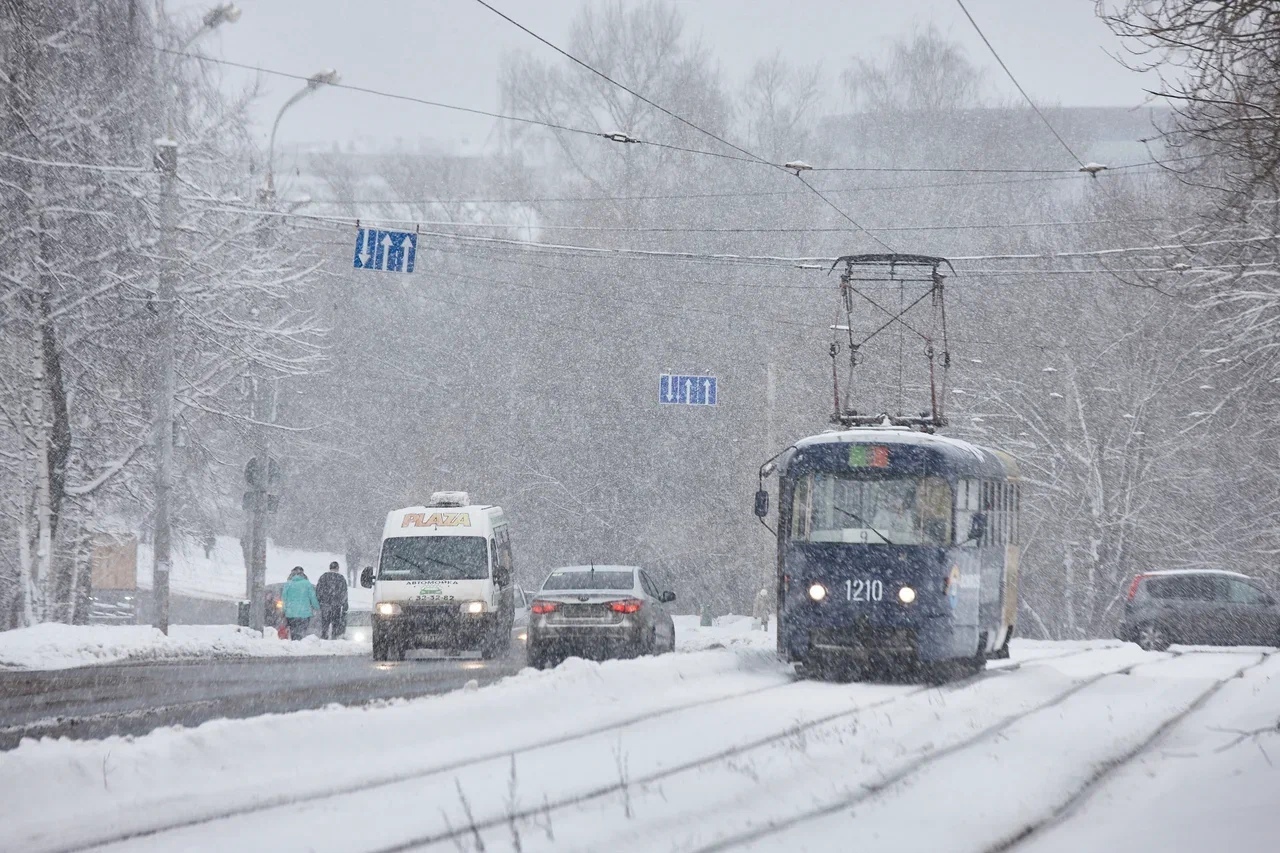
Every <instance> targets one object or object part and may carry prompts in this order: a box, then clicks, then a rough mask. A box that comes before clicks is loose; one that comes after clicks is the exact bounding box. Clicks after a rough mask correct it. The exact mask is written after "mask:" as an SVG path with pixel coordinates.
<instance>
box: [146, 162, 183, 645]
mask: <svg viewBox="0 0 1280 853" xmlns="http://www.w3.org/2000/svg"><path fill="white" fill-rule="evenodd" d="M155 165H156V168H157V169H158V170H159V172H160V246H159V249H160V252H161V253H162V257H163V260H162V261H161V263H160V279H159V282H158V287H157V288H156V291H157V292H156V297H157V298H156V310H157V311H159V312H160V382H159V383H158V387H157V389H156V394H157V397H156V506H155V521H154V528H153V530H154V535H153V536H152V542H151V551H152V563H151V577H152V597H153V599H154V605H153V611H154V617H153V619H152V624H153V625H154V626H155V627H157V628H159V629H160V631H161V633H164V634H168V633H169V569H170V566H171V565H172V557H171V555H170V551H171V548H172V538H173V537H172V529H171V527H170V523H169V513H170V506H169V504H170V502H171V500H172V495H173V426H174V424H173V398H174V394H175V393H176V392H177V384H178V383H177V366H176V364H175V362H176V361H177V353H176V351H175V349H176V346H177V331H178V306H177V277H178V274H177V259H176V258H175V257H174V252H175V251H177V247H176V246H175V241H174V239H173V232H174V219H175V218H176V211H175V209H174V206H175V202H176V199H175V198H174V187H173V185H174V182H175V181H176V180H177V177H178V143H177V142H175V141H174V140H173V139H170V138H164V139H157V140H156V153H155Z"/></svg>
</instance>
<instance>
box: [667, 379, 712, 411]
mask: <svg viewBox="0 0 1280 853" xmlns="http://www.w3.org/2000/svg"><path fill="white" fill-rule="evenodd" d="M658 402H659V403H662V404H663V405H671V406H677V405H686V406H714V405H715V404H716V378H715V377H714V376H683V375H676V374H672V373H663V374H661V375H659V376H658Z"/></svg>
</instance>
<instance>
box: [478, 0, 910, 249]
mask: <svg viewBox="0 0 1280 853" xmlns="http://www.w3.org/2000/svg"><path fill="white" fill-rule="evenodd" d="M476 2H477V3H479V4H480V5H481V6H483V7H485V8H486V9H488V10H489V11H490V12H493V13H494V14H495V15H497V16H498V17H500V18H502V19H503V20H505V21H507V22H508V23H510V24H512V25H514V26H515V27H517V28H519V29H520V30H523V31H524V32H525V33H528V34H529V35H531V36H533V37H534V38H535V39H537V40H538V41H540V42H542V43H543V44H545V45H546V46H547V47H549V48H551V49H552V50H554V51H555V52H556V53H559V54H560V55H561V56H563V57H565V58H566V59H569V60H571V61H572V62H574V63H576V64H578V65H580V66H582V67H583V68H585V69H586V70H587V71H590V72H591V73H592V74H595V75H596V76H597V77H600V78H601V79H603V80H605V81H606V82H608V83H610V84H612V85H614V86H617V87H618V88H619V89H621V90H622V91H624V92H627V93H628V94H630V95H631V96H632V97H634V98H637V99H639V100H640V101H643V102H644V103H646V104H648V105H649V106H651V107H653V108H654V109H656V110H658V111H659V112H661V113H663V114H665V115H668V116H670V117H671V118H673V119H675V120H676V121H678V122H680V123H681V124H683V125H685V126H686V127H689V128H690V129H692V130H696V131H697V132H698V133H701V134H703V135H705V136H709V137H711V138H712V139H714V140H716V141H717V142H719V143H720V144H722V145H727V146H728V147H730V148H732V149H733V150H734V151H737V152H738V153H739V154H743V155H745V156H747V157H750V158H752V159H753V160H758V161H759V162H761V163H766V164H768V165H770V166H773V167H774V168H777V169H782V170H783V171H789V170H788V169H786V167H784V166H781V165H779V164H777V163H770V162H769V161H768V160H766V159H764V158H763V157H760V156H759V155H757V154H753V153H752V152H750V151H748V150H747V149H745V148H743V147H741V146H739V145H735V144H734V143H732V142H730V141H729V140H727V139H725V138H723V137H721V136H719V135H717V134H715V133H712V132H711V131H709V130H706V129H705V128H702V127H699V126H698V125H696V124H694V123H693V122H691V121H689V120H688V119H686V118H684V117H683V116H680V115H677V114H676V113H674V112H672V111H671V110H669V109H667V108H666V107H664V106H662V105H661V104H658V103H655V102H654V101H652V100H650V99H649V98H646V97H645V96H644V95H642V94H640V93H639V92H637V91H636V90H635V89H632V88H631V87H629V86H627V85H625V84H623V83H619V82H618V81H617V80H614V79H613V78H612V77H610V76H609V75H608V74H605V73H604V72H603V71H600V70H599V69H596V68H593V67H592V66H590V65H588V64H587V63H586V62H584V61H583V60H581V59H579V58H578V57H576V56H574V55H573V54H571V53H569V52H568V51H567V50H564V49H563V48H561V47H559V46H557V45H555V44H553V43H551V42H550V41H548V40H547V39H545V38H543V37H542V36H540V35H538V34H537V33H535V32H534V31H533V30H531V29H529V28H528V27H526V26H525V25H524V24H521V23H520V22H519V21H516V20H515V19H513V18H511V17H509V16H508V15H505V14H503V13H502V12H500V11H498V10H497V9H495V8H494V7H493V6H490V5H489V4H488V3H486V2H485V0H476ZM799 175H800V173H799V172H796V176H797V177H799ZM800 183H802V184H804V185H805V186H806V187H807V188H808V189H809V190H810V191H811V192H812V193H813V194H814V195H816V196H818V198H820V199H822V201H823V202H825V203H826V205H827V206H828V207H830V208H831V209H832V210H834V211H835V212H836V213H838V214H840V216H841V217H843V218H844V219H845V220H847V221H848V222H849V224H851V225H852V226H853V227H855V228H857V229H858V230H859V231H862V232H863V233H864V234H866V235H867V236H868V237H870V238H871V239H872V240H874V241H875V242H876V243H879V244H880V245H881V246H883V247H884V248H885V249H888V250H889V251H890V252H892V251H893V247H892V246H890V245H889V244H888V243H886V242H885V241H883V240H881V239H880V238H879V237H877V236H876V235H874V234H872V233H870V232H868V231H867V230H866V229H864V228H863V227H862V226H861V225H859V224H858V222H857V220H855V219H854V218H853V217H852V216H850V215H849V214H847V213H845V212H844V211H843V210H841V209H840V208H839V207H837V206H836V204H835V202H833V201H831V199H829V198H827V197H826V196H825V195H823V194H822V193H821V192H820V191H819V190H817V189H815V188H814V187H813V186H811V185H810V184H809V182H808V181H805V180H804V179H803V178H801V179H800Z"/></svg>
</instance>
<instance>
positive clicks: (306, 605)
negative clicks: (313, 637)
mask: <svg viewBox="0 0 1280 853" xmlns="http://www.w3.org/2000/svg"><path fill="white" fill-rule="evenodd" d="M280 600H281V601H283V602H284V620H285V621H286V622H288V623H289V639H291V640H301V639H302V638H303V637H305V636H306V635H307V628H308V627H310V625H311V617H312V615H314V614H315V613H316V612H317V611H319V610H320V602H319V600H318V599H317V598H316V588H315V587H314V586H312V585H311V581H309V580H307V573H306V572H304V571H303V570H302V566H294V567H293V571H291V572H289V579H288V580H287V581H285V582H284V587H283V588H282V589H281V590H280Z"/></svg>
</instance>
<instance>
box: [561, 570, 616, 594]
mask: <svg viewBox="0 0 1280 853" xmlns="http://www.w3.org/2000/svg"><path fill="white" fill-rule="evenodd" d="M634 585H635V573H634V572H607V571H606V572H552V573H551V575H550V577H548V578H547V582H546V583H544V584H543V585H542V588H543V589H544V590H555V589H631V588H632V587H633V586H634Z"/></svg>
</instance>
